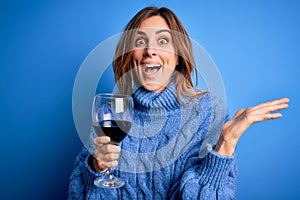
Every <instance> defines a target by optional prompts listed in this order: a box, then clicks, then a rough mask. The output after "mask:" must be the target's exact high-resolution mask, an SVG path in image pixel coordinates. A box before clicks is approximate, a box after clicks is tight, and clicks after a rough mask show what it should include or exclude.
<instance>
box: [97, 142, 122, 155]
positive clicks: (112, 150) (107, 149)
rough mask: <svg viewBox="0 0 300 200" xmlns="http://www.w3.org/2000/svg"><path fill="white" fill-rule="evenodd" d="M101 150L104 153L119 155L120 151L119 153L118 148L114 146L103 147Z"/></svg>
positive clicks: (119, 148)
mask: <svg viewBox="0 0 300 200" xmlns="http://www.w3.org/2000/svg"><path fill="white" fill-rule="evenodd" d="M101 149H103V151H105V152H106V153H120V151H121V147H120V146H116V145H113V144H106V145H103V147H102V148H101Z"/></svg>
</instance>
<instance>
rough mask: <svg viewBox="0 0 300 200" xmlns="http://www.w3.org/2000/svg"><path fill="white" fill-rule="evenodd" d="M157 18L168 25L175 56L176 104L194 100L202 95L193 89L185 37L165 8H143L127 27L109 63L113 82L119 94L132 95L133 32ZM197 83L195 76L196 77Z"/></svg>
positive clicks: (190, 56) (188, 44) (189, 49)
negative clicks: (184, 100)
mask: <svg viewBox="0 0 300 200" xmlns="http://www.w3.org/2000/svg"><path fill="white" fill-rule="evenodd" d="M153 16H161V17H163V18H164V20H165V21H166V23H167V24H168V26H169V28H170V30H171V32H172V33H173V34H172V39H173V44H174V49H175V51H176V54H177V55H178V65H177V66H176V68H175V70H176V71H177V72H178V73H179V74H180V75H179V76H178V75H177V76H175V80H176V81H175V87H176V93H177V94H176V95H177V98H178V100H179V102H180V103H182V101H181V97H182V96H184V97H189V98H194V97H197V96H198V95H200V94H203V93H205V91H197V89H196V88H195V87H194V85H193V81H192V72H193V71H194V70H195V64H194V58H193V51H192V44H191V41H190V39H189V36H188V33H187V31H186V30H185V28H184V27H183V25H182V23H181V22H180V20H179V19H178V17H177V16H176V15H175V14H174V13H173V12H172V11H171V10H170V9H168V8H165V7H162V8H157V7H146V8H144V9H142V10H141V11H139V12H138V13H137V14H136V15H135V16H134V17H133V18H132V19H131V20H130V21H129V23H128V24H127V26H126V27H125V30H124V33H123V34H122V36H121V38H120V41H119V43H118V45H117V49H116V52H115V57H114V61H113V69H114V74H115V81H116V83H117V86H118V89H119V91H120V92H121V93H125V94H129V95H131V93H132V91H131V90H132V88H133V86H134V84H135V83H134V80H137V79H135V78H134V77H135V76H136V75H135V74H134V73H133V70H132V69H133V66H134V65H133V61H132V60H133V59H132V57H133V51H132V48H133V45H134V42H133V38H134V34H135V30H136V29H138V28H139V27H140V25H141V23H142V22H143V21H144V20H145V19H148V18H150V17H153ZM196 80H197V73H196Z"/></svg>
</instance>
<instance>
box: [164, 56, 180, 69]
mask: <svg viewBox="0 0 300 200" xmlns="http://www.w3.org/2000/svg"><path fill="white" fill-rule="evenodd" d="M162 57H163V60H165V62H166V64H167V66H168V67H169V68H171V69H175V68H176V65H177V60H178V59H177V55H174V54H170V53H165V54H164V55H162Z"/></svg>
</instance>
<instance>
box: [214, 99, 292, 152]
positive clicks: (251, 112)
mask: <svg viewBox="0 0 300 200" xmlns="http://www.w3.org/2000/svg"><path fill="white" fill-rule="evenodd" d="M288 102H289V99H288V98H282V99H277V100H274V101H269V102H265V103H261V104H258V105H256V106H253V107H250V108H246V109H240V110H238V111H237V113H236V114H235V115H234V117H233V118H232V119H231V120H229V121H228V122H226V123H225V124H224V125H223V127H222V130H221V136H220V138H219V140H218V143H217V145H216V147H215V151H216V152H218V153H219V154H221V155H224V156H231V155H233V153H234V151H235V147H236V145H237V143H238V140H239V139H240V137H241V136H242V135H243V133H244V132H245V131H246V130H247V129H248V128H249V127H250V126H251V125H252V124H254V123H256V122H261V121H265V120H270V119H276V118H280V117H282V114H281V113H273V112H274V111H277V110H281V109H285V108H288Z"/></svg>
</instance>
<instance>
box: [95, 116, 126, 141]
mask: <svg viewBox="0 0 300 200" xmlns="http://www.w3.org/2000/svg"><path fill="white" fill-rule="evenodd" d="M130 128H131V122H129V121H125V120H104V121H100V122H99V125H98V126H95V125H94V129H95V131H96V133H97V135H98V136H103V135H106V136H108V137H110V139H111V140H112V141H114V142H117V143H119V142H121V141H122V140H123V139H124V138H125V136H126V134H127V133H128V132H129V130H130Z"/></svg>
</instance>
